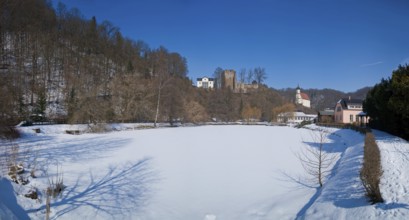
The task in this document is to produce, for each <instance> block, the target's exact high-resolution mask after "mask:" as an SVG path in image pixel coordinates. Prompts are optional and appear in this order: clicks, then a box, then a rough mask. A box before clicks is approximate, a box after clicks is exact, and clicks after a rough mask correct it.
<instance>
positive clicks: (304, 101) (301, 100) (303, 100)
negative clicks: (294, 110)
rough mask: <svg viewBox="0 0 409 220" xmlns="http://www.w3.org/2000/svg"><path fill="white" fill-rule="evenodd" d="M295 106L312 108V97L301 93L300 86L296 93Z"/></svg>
mask: <svg viewBox="0 0 409 220" xmlns="http://www.w3.org/2000/svg"><path fill="white" fill-rule="evenodd" d="M295 104H297V105H302V106H304V107H307V108H311V101H310V97H308V95H307V94H305V93H302V92H301V89H300V86H297V90H296V93H295Z"/></svg>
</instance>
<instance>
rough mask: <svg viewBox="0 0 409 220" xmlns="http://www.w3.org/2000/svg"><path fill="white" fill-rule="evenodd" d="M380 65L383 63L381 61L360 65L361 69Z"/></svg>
mask: <svg viewBox="0 0 409 220" xmlns="http://www.w3.org/2000/svg"><path fill="white" fill-rule="evenodd" d="M382 63H383V61H378V62H374V63H365V64H362V65H361V67H368V66H375V65H379V64H382Z"/></svg>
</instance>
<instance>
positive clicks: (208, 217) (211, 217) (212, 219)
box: [204, 215, 216, 220]
mask: <svg viewBox="0 0 409 220" xmlns="http://www.w3.org/2000/svg"><path fill="white" fill-rule="evenodd" d="M204 220H216V216H215V215H206V216H205V218H204Z"/></svg>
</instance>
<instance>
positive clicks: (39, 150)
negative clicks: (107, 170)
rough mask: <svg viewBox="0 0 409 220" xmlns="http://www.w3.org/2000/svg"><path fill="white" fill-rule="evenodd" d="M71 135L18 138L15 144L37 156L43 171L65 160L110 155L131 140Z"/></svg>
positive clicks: (99, 157)
mask: <svg viewBox="0 0 409 220" xmlns="http://www.w3.org/2000/svg"><path fill="white" fill-rule="evenodd" d="M72 137H73V138H63V139H59V138H57V137H54V136H33V137H31V138H30V139H28V140H24V139H22V140H18V141H16V144H18V145H19V146H20V152H22V155H24V154H25V153H24V152H25V151H27V152H29V154H30V155H32V157H36V158H38V159H39V160H37V163H38V166H37V167H39V168H42V169H44V170H41V171H42V172H45V171H46V170H47V169H48V167H49V166H57V165H59V164H64V163H66V162H69V163H77V162H83V161H87V160H89V159H102V158H105V157H110V156H111V154H110V152H113V151H115V150H117V149H118V148H121V147H123V146H125V145H126V144H127V143H129V142H131V138H127V139H126V138H125V139H124V138H112V137H107V136H104V135H97V136H85V135H84V136H72ZM4 156H7V155H6V154H4V155H3V154H1V152H0V159H2V158H3V157H4Z"/></svg>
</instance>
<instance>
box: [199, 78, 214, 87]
mask: <svg viewBox="0 0 409 220" xmlns="http://www.w3.org/2000/svg"><path fill="white" fill-rule="evenodd" d="M197 88H204V89H213V88H214V79H213V78H208V77H203V78H197Z"/></svg>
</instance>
